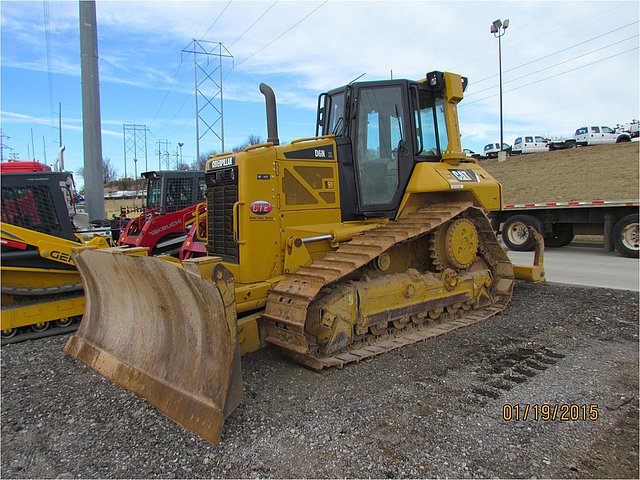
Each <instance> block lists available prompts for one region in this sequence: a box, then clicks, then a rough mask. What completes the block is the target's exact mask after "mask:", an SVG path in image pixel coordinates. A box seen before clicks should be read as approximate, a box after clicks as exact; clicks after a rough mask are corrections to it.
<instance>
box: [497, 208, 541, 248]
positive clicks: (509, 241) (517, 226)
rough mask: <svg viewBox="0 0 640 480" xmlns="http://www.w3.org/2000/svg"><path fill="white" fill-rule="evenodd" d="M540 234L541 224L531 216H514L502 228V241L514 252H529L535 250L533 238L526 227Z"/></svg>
mask: <svg viewBox="0 0 640 480" xmlns="http://www.w3.org/2000/svg"><path fill="white" fill-rule="evenodd" d="M529 225H530V226H532V227H533V228H535V229H536V230H537V231H538V232H542V222H540V220H538V219H537V218H536V217H533V216H531V215H514V216H513V217H510V218H509V219H508V220H507V221H506V222H504V225H503V226H502V241H503V242H504V244H505V245H506V246H507V247H508V248H509V249H510V250H515V251H516V252H530V251H532V250H533V249H534V248H535V242H534V240H533V237H532V236H531V235H529V230H528V229H527V226H529Z"/></svg>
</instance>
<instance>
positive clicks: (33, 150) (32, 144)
mask: <svg viewBox="0 0 640 480" xmlns="http://www.w3.org/2000/svg"><path fill="white" fill-rule="evenodd" d="M31 151H32V152H33V161H34V162H35V161H36V147H35V144H34V143H33V128H32V129H31Z"/></svg>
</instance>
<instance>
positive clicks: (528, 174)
mask: <svg viewBox="0 0 640 480" xmlns="http://www.w3.org/2000/svg"><path fill="white" fill-rule="evenodd" d="M638 147H640V143H638V142H632V143H619V144H613V145H595V146H591V147H580V148H572V149H569V150H556V151H553V152H544V153H534V154H528V155H520V156H514V157H508V158H507V160H506V161H505V162H500V163H498V161H497V160H486V161H481V162H480V165H481V166H482V167H484V168H485V169H486V170H487V171H488V172H489V173H490V174H491V175H492V176H493V177H495V178H496V180H498V181H499V182H500V183H502V185H503V187H504V203H528V202H550V201H571V200H623V199H637V198H638V196H639V194H638V176H639V174H640V172H639V163H640V157H639V149H638Z"/></svg>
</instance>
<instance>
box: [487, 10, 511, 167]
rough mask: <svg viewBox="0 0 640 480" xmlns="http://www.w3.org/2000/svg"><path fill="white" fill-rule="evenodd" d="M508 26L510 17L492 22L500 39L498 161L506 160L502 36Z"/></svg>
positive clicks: (495, 34) (492, 30) (493, 29)
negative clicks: (503, 116) (503, 120)
mask: <svg viewBox="0 0 640 480" xmlns="http://www.w3.org/2000/svg"><path fill="white" fill-rule="evenodd" d="M508 26H509V19H505V20H504V22H503V21H502V20H500V19H498V20H496V21H494V22H493V23H492V24H491V33H493V36H494V37H496V38H497V39H498V70H499V71H500V152H499V153H498V161H503V160H506V153H504V150H503V144H504V129H503V123H502V36H503V35H504V34H505V32H506V30H507V27H508Z"/></svg>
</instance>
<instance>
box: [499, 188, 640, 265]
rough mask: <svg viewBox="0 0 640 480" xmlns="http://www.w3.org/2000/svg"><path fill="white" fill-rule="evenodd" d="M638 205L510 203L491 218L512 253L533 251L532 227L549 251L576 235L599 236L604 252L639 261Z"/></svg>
mask: <svg viewBox="0 0 640 480" xmlns="http://www.w3.org/2000/svg"><path fill="white" fill-rule="evenodd" d="M639 205H640V200H637V199H632V200H586V201H558V202H536V203H522V204H513V203H510V204H505V205H504V206H503V208H502V210H498V211H493V212H491V218H492V222H493V226H494V228H495V229H496V231H498V232H500V233H501V234H502V241H503V242H504V243H505V245H506V246H507V247H508V248H509V249H511V250H515V251H531V250H533V247H534V242H533V239H532V238H531V236H530V235H529V230H528V228H527V226H531V227H533V228H535V229H536V230H537V231H538V232H540V233H541V234H542V235H543V237H544V240H545V244H546V245H547V246H549V247H562V246H565V245H568V244H569V243H570V242H571V241H572V240H573V238H574V236H575V235H602V236H603V237H604V248H605V250H607V251H613V250H615V251H617V252H618V253H619V254H620V255H623V256H625V257H629V258H638V256H639V255H638V254H639V252H640V243H639V241H640V239H639V236H640V234H639V230H638V211H639V210H638V206H639Z"/></svg>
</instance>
